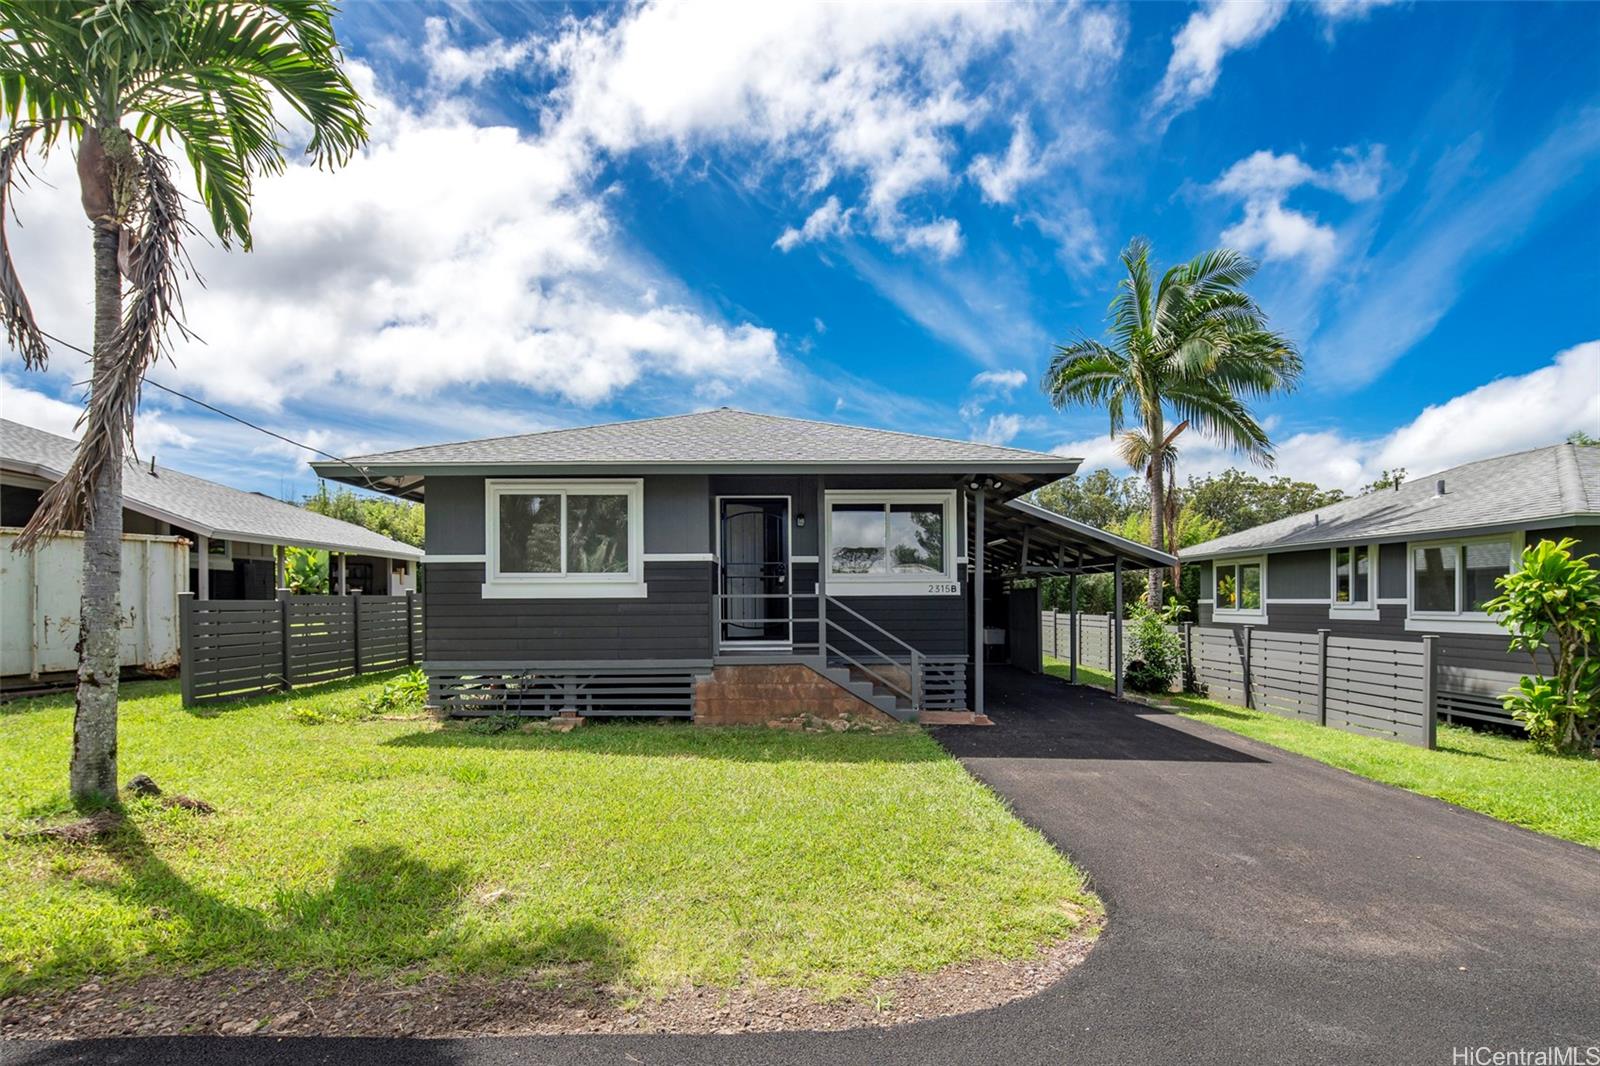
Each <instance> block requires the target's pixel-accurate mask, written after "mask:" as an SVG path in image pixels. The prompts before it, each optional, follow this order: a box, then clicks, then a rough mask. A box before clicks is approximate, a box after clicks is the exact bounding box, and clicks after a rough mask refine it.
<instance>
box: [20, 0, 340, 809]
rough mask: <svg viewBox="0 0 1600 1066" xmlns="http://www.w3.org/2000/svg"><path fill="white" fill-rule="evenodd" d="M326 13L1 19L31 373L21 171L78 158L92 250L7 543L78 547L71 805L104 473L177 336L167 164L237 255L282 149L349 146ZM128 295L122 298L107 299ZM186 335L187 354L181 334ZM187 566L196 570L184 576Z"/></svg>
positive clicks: (175, 6)
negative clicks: (80, 323) (80, 337)
mask: <svg viewBox="0 0 1600 1066" xmlns="http://www.w3.org/2000/svg"><path fill="white" fill-rule="evenodd" d="M333 13H334V8H333V6H332V4H331V3H329V2H328V0H267V2H260V3H246V2H230V3H217V2H213V0H78V2H73V0H0V107H3V108H4V110H5V114H6V117H7V118H8V119H9V121H10V127H11V128H10V131H9V133H8V134H7V135H6V136H5V139H4V141H3V143H0V316H3V318H4V320H5V327H6V336H7V339H8V340H9V341H10V343H11V346H12V348H13V349H15V350H16V351H17V352H19V353H20V354H21V356H22V359H23V362H24V364H25V365H27V366H28V367H30V368H34V369H41V368H43V367H44V366H45V365H46V363H47V361H48V359H49V355H50V349H49V346H48V344H47V343H46V335H45V333H44V331H43V330H42V329H41V328H40V326H39V324H38V323H37V322H36V321H35V319H34V315H33V310H32V308H31V307H30V305H29V302H28V297H27V295H26V293H25V292H24V291H23V288H22V284H21V281H20V279H19V278H18V277H17V272H16V269H15V267H14V266H13V264H12V261H11V252H10V248H9V245H8V243H7V241H6V237H5V230H4V223H5V218H4V215H5V209H6V207H7V206H8V201H9V199H10V198H11V196H12V195H13V193H14V192H15V191H16V189H17V187H18V186H19V185H20V184H21V183H22V181H23V180H24V177H25V175H26V173H27V163H26V154H27V152H28V150H29V149H30V148H32V147H34V146H37V148H38V149H39V151H40V152H42V153H48V152H50V151H52V150H59V149H61V148H63V147H67V146H72V145H75V146H76V148H77V171H78V192H79V195H80V197H81V199H82V202H83V210H84V213H85V214H86V215H88V218H89V224H90V231H91V234H92V240H93V246H94V357H93V366H92V370H91V373H90V386H89V396H88V400H87V403H86V405H85V409H84V413H83V414H82V415H81V416H80V418H79V420H78V422H79V427H80V429H81V431H82V442H81V443H80V444H79V446H78V452H77V455H76V457H75V458H74V459H73V462H72V465H71V467H70V468H69V469H68V471H67V473H66V476H65V477H63V478H62V479H61V480H60V481H59V482H57V483H56V484H55V485H54V486H52V487H51V489H50V490H49V491H48V492H47V493H45V495H44V498H43V500H42V501H41V502H40V506H39V509H38V511H37V512H36V513H35V514H34V517H33V519H32V520H31V521H30V522H29V523H28V525H27V527H26V528H25V529H24V531H23V533H22V536H20V537H19V538H18V539H17V546H18V547H19V548H27V547H29V546H31V545H32V544H34V543H36V542H37V541H38V540H39V539H40V538H43V537H49V536H52V535H54V534H55V533H57V532H59V531H61V530H63V529H70V528H77V527H79V526H81V527H82V529H83V533H84V540H83V545H84V548H83V599H82V604H81V617H80V631H79V636H80V651H79V654H80V660H79V666H78V693H77V713H76V716H75V718H74V720H73V740H72V768H71V786H72V795H73V797H74V799H76V800H78V801H79V802H84V801H89V800H91V799H93V798H94V797H100V798H108V797H112V796H114V795H115V794H116V780H117V659H118V654H117V653H118V614H119V609H120V605H119V603H118V586H119V583H120V580H121V569H122V547H121V540H122V468H123V462H124V452H125V449H126V448H131V446H132V441H133V437H132V434H133V415H134V411H135V409H136V408H137V407H138V403H139V389H140V386H141V383H142V382H143V380H144V374H145V371H146V370H147V369H148V368H149V367H150V365H151V364H152V363H153V362H154V361H155V360H156V359H157V358H159V357H160V356H161V355H162V354H163V353H164V352H166V351H167V349H168V344H169V341H170V337H169V331H170V330H171V329H172V328H174V327H175V328H177V329H178V330H179V331H180V332H183V331H184V326H183V319H182V312H183V305H182V296H181V294H180V292H179V288H180V282H181V281H182V280H183V279H184V278H186V277H188V276H189V275H190V273H191V271H190V270H189V266H188V258H187V256H186V255H185V253H184V249H183V242H184V239H185V237H187V236H189V235H191V234H193V233H195V232H196V231H195V230H194V228H193V227H192V226H190V225H189V223H188V222H187V221H186V220H185V218H184V209H183V208H184V203H183V196H182V195H181V194H180V193H179V191H178V188H177V186H176V184H175V183H174V180H173V171H174V169H175V168H174V164H173V162H172V160H171V159H170V158H169V157H168V156H167V155H166V154H165V153H166V152H168V151H169V150H170V149H172V148H179V149H181V150H182V152H183V154H184V157H185V158H186V159H187V161H188V164H189V167H190V169H191V170H193V172H194V177H195V181H196V183H197V184H198V186H199V192H200V199H201V202H202V203H203V204H204V205H205V207H206V209H207V211H208V212H209V214H210V215H211V227H212V229H213V230H215V231H216V234H217V236H218V238H220V239H221V241H222V244H223V246H224V247H228V246H231V245H232V244H233V243H234V242H237V243H238V244H240V245H241V246H242V247H243V248H244V249H246V250H248V249H249V248H250V203H251V182H252V179H253V178H254V177H255V176H256V175H259V174H264V173H275V172H278V171H281V170H282V169H283V168H284V166H285V164H286V160H285V152H286V151H287V149H286V148H285V144H284V142H285V140H286V139H287V133H288V130H287V128H286V127H285V125H284V124H283V122H282V121H281V120H280V119H279V118H278V116H277V115H275V114H274V107H275V106H285V107H287V108H289V109H292V110H293V111H294V112H295V113H296V114H297V115H298V116H299V118H300V119H301V120H303V122H304V123H305V125H306V126H307V127H308V128H309V131H310V133H309V137H308V139H307V141H306V144H305V151H306V153H307V154H308V155H309V156H310V157H311V158H312V159H314V160H316V161H317V163H318V164H319V165H323V164H326V165H337V164H340V163H343V162H346V161H347V160H348V159H349V158H350V156H351V155H352V154H353V153H354V152H355V151H356V150H357V149H359V148H360V147H361V145H362V144H364V143H365V141H366V120H365V118H364V116H363V113H362V108H361V101H360V99H359V98H358V97H357V95H356V92H355V89H354V87H353V86H352V85H351V83H350V80H349V78H348V77H346V76H345V74H344V72H343V71H342V70H341V69H340V66H339V63H340V52H339V45H338V41H337V40H336V38H335V36H334V32H333ZM124 279H126V281H127V286H128V288H127V291H126V293H124V291H123V281H124ZM185 335H187V334H185ZM201 565H202V566H203V565H205V561H204V560H201Z"/></svg>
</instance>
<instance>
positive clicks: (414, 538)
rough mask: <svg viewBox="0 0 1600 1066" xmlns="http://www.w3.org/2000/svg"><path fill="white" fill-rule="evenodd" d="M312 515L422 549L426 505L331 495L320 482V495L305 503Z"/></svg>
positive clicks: (345, 493) (350, 494) (342, 491)
mask: <svg viewBox="0 0 1600 1066" xmlns="http://www.w3.org/2000/svg"><path fill="white" fill-rule="evenodd" d="M301 506H302V507H304V508H305V509H306V510H308V511H315V512H316V513H317V514H323V515H327V516H328V517H329V518H337V519H339V520H340V521H343V522H350V523H352V524H354V525H358V526H361V527H362V528H364V529H370V530H372V531H373V532H374V533H381V534H383V535H384V536H385V537H389V538H390V539H392V540H398V541H400V542H401V543H402V544H409V545H411V546H412V547H413V548H420V547H422V532H423V514H422V504H420V503H412V502H410V501H409V500H395V499H390V498H389V497H387V496H357V495H356V494H355V493H354V492H351V491H350V490H349V489H343V488H342V489H340V490H339V491H338V492H335V493H330V492H329V491H328V483H327V482H326V481H319V482H317V491H316V492H314V493H312V494H311V495H310V496H307V497H306V498H305V499H304V500H303V501H301Z"/></svg>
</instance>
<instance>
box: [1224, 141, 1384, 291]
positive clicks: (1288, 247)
mask: <svg viewBox="0 0 1600 1066" xmlns="http://www.w3.org/2000/svg"><path fill="white" fill-rule="evenodd" d="M1384 167H1385V159H1384V150H1383V145H1381V144H1379V145H1370V146H1369V147H1368V148H1367V150H1366V151H1365V152H1363V151H1361V150H1359V149H1356V148H1354V147H1351V148H1346V149H1344V150H1343V151H1342V152H1341V153H1340V158H1338V159H1337V160H1335V162H1334V163H1333V165H1332V166H1330V167H1329V168H1328V169H1327V170H1317V169H1316V168H1315V167H1312V166H1311V165H1310V164H1308V163H1306V162H1305V161H1304V160H1302V159H1301V158H1300V157H1299V156H1297V155H1294V154H1292V153H1291V154H1288V155H1278V154H1276V153H1274V152H1270V151H1265V150H1263V151H1257V152H1254V153H1252V154H1251V155H1248V156H1246V157H1245V158H1243V159H1241V160H1239V161H1238V162H1237V163H1235V164H1233V165H1232V166H1231V167H1229V168H1228V169H1227V171H1226V172H1224V173H1223V175H1222V177H1220V178H1218V179H1217V181H1216V182H1215V183H1214V184H1213V185H1212V186H1211V189H1212V191H1213V192H1216V193H1218V194H1221V195H1224V196H1233V197H1237V198H1239V199H1241V200H1242V201H1243V202H1244V217H1243V218H1242V219H1241V220H1240V221H1238V222H1236V223H1235V224H1234V225H1232V226H1230V227H1228V228H1227V229H1226V230H1224V231H1223V232H1222V240H1223V243H1225V244H1229V245H1232V246H1234V247H1236V248H1239V249H1241V250H1243V251H1250V252H1259V253H1261V255H1262V256H1263V257H1265V258H1267V259H1303V260H1305V261H1306V262H1307V263H1308V264H1309V265H1310V266H1311V267H1312V268H1313V269H1314V270H1318V271H1320V270H1324V269H1326V268H1327V267H1328V266H1329V265H1330V264H1331V263H1332V262H1333V259H1334V257H1335V254H1336V252H1337V249H1338V244H1339V238H1338V234H1337V232H1336V231H1335V230H1334V228H1333V227H1332V226H1329V225H1326V224H1323V223H1320V222H1318V221H1317V219H1316V217H1315V216H1314V215H1310V214H1307V213H1305V212H1302V211H1296V210H1294V209H1292V208H1290V207H1288V206H1287V204H1286V201H1287V199H1288V196H1289V193H1290V192H1292V191H1294V190H1295V189H1297V188H1300V187H1301V186H1303V185H1311V186H1314V187H1317V188H1320V189H1326V190H1328V191H1330V192H1333V193H1336V194H1338V195H1339V196H1342V197H1344V198H1345V199H1346V200H1349V201H1351V202H1352V203H1355V202H1360V201H1363V200H1370V199H1372V198H1373V197H1375V196H1377V194H1378V192H1379V189H1380V187H1381V185H1382V179H1383V173H1384Z"/></svg>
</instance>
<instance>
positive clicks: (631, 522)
mask: <svg viewBox="0 0 1600 1066" xmlns="http://www.w3.org/2000/svg"><path fill="white" fill-rule="evenodd" d="M484 539H485V542H486V545H485V546H486V548H487V551H486V552H485V559H484V585H483V595H484V596H485V597H486V598H491V599H494V598H501V599H524V598H525V599H536V598H548V599H562V598H608V599H626V598H632V597H641V596H643V595H645V585H644V481H643V480H642V479H640V478H616V479H604V480H596V481H559V480H549V481H546V480H531V479H525V478H491V479H489V480H487V481H485V482H484Z"/></svg>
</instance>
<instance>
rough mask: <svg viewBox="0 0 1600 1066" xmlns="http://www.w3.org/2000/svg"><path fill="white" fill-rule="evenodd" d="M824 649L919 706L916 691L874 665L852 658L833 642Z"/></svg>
mask: <svg viewBox="0 0 1600 1066" xmlns="http://www.w3.org/2000/svg"><path fill="white" fill-rule="evenodd" d="M824 650H825V651H827V652H831V653H833V654H834V655H837V656H838V657H839V658H841V659H843V660H844V661H845V662H847V663H849V664H850V665H851V666H854V667H855V668H856V669H858V670H860V671H861V672H862V673H864V674H866V675H867V676H868V677H870V678H872V679H873V680H875V681H877V682H878V684H880V685H882V686H883V687H884V688H886V689H888V690H889V691H890V692H893V693H894V694H895V695H897V696H904V697H905V698H906V699H908V700H910V701H911V704H912V706H913V707H917V706H918V704H917V697H916V695H915V694H914V692H908V691H907V690H905V689H903V688H901V687H900V686H899V685H897V684H895V683H894V682H893V681H890V680H889V679H888V678H886V677H884V676H883V675H882V674H880V673H878V672H877V671H876V670H874V669H873V668H872V667H870V666H868V665H867V664H866V663H863V662H861V661H859V660H857V659H854V658H851V657H850V656H849V655H848V654H846V653H845V652H843V651H840V650H839V649H838V648H835V647H834V646H833V645H832V644H827V645H824ZM889 661H890V662H893V661H894V660H893V659H890V660H889ZM919 709H920V708H919Z"/></svg>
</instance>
